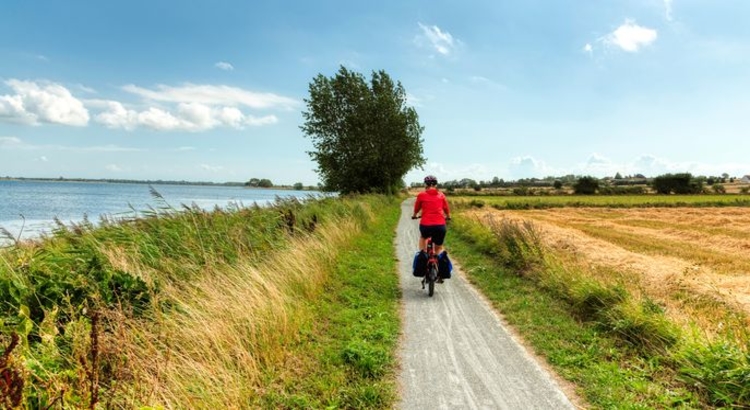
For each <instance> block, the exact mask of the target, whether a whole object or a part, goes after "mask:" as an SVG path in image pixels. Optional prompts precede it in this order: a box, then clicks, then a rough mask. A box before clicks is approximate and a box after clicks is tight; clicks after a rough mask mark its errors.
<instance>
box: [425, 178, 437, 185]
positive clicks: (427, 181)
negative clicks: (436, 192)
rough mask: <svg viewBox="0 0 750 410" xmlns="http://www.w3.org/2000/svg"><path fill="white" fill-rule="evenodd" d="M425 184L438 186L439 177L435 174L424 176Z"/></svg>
mask: <svg viewBox="0 0 750 410" xmlns="http://www.w3.org/2000/svg"><path fill="white" fill-rule="evenodd" d="M424 184H425V185H427V186H437V178H435V176H434V175H427V176H426V177H424Z"/></svg>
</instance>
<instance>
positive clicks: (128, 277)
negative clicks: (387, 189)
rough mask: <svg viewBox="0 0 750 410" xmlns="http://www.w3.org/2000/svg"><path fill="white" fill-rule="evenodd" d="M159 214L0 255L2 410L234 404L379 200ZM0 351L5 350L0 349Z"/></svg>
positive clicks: (161, 209) (168, 209)
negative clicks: (15, 409)
mask: <svg viewBox="0 0 750 410" xmlns="http://www.w3.org/2000/svg"><path fill="white" fill-rule="evenodd" d="M154 196H155V198H157V200H160V202H159V206H158V207H157V208H152V209H150V210H148V211H146V212H144V213H142V214H141V215H140V216H139V217H137V218H128V219H118V220H112V219H109V218H105V219H103V220H102V221H101V223H100V224H99V226H98V227H94V226H93V224H91V223H90V222H88V221H84V222H82V223H80V224H76V225H72V226H65V225H63V224H58V228H57V229H56V230H55V231H54V232H53V233H52V234H51V235H50V236H48V237H45V238H42V239H41V240H39V241H33V242H25V243H18V244H16V246H14V247H12V248H10V249H6V250H4V251H2V252H0V364H2V368H0V372H2V375H3V377H2V378H0V391H1V392H2V393H3V400H5V403H3V404H4V405H6V406H10V407H18V406H21V407H26V408H48V407H50V406H57V405H59V406H62V407H66V408H94V407H97V406H105V407H110V406H114V407H126V408H131V407H136V406H139V405H146V404H154V405H156V404H158V405H164V406H167V407H170V408H190V407H194V406H195V405H196V403H201V407H203V406H204V405H205V406H208V405H213V406H214V407H220V408H233V407H242V403H243V400H246V399H247V398H248V397H250V396H252V395H253V394H257V391H258V390H257V389H258V383H259V378H260V376H259V370H258V369H259V368H260V367H262V366H269V365H273V364H274V363H278V362H279V361H280V360H281V359H282V357H281V356H283V352H281V351H280V350H278V349H277V348H276V347H275V346H278V345H279V343H278V342H279V341H280V340H287V339H290V338H292V339H293V338H295V337H297V336H296V333H295V330H294V329H297V328H298V326H297V327H295V324H298V323H300V322H304V320H305V318H306V317H305V313H304V312H305V309H304V308H300V307H304V305H305V303H306V302H305V301H306V300H309V299H310V298H314V297H315V295H317V294H319V293H320V292H321V291H322V290H321V286H322V285H321V284H322V283H323V281H324V280H325V275H326V274H325V272H328V271H330V266H329V265H330V264H331V263H332V262H331V261H332V258H333V256H334V254H335V249H337V247H338V246H339V245H341V244H342V243H345V242H346V241H347V240H349V239H350V238H351V237H352V235H355V234H356V233H357V232H358V229H359V226H360V225H359V224H357V223H354V224H353V222H352V221H359V222H365V223H366V221H368V220H370V219H371V217H372V213H371V212H370V211H369V207H370V206H376V207H378V206H382V201H381V200H377V199H346V198H342V199H332V198H328V199H315V200H313V199H310V200H307V201H298V200H278V201H277V203H276V204H274V205H273V206H271V207H265V208H261V207H257V206H252V207H240V206H234V207H230V208H229V209H215V210H213V211H204V210H202V209H200V208H198V207H196V206H182V207H181V208H173V207H172V206H170V205H169V204H167V203H165V202H164V201H163V199H160V196H159V195H158V193H157V192H154ZM3 352H4V353H3Z"/></svg>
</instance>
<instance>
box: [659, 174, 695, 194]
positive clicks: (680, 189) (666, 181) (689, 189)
mask: <svg viewBox="0 0 750 410" xmlns="http://www.w3.org/2000/svg"><path fill="white" fill-rule="evenodd" d="M651 186H652V188H653V189H654V191H656V192H657V193H659V194H665V195H666V194H670V193H675V194H699V193H701V192H702V191H703V181H702V180H700V179H697V178H694V177H693V175H691V174H690V173H687V172H686V173H681V174H665V175H660V176H658V177H656V178H654V180H653V181H652V182H651Z"/></svg>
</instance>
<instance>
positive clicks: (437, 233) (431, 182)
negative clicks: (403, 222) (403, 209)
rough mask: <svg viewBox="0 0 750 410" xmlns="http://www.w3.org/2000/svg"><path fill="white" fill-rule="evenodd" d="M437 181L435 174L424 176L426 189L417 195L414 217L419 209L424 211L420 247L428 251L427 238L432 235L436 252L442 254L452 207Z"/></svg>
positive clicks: (420, 228)
mask: <svg viewBox="0 0 750 410" xmlns="http://www.w3.org/2000/svg"><path fill="white" fill-rule="evenodd" d="M437 183H438V181H437V178H435V177H434V176H433V175H427V176H426V177H425V178H424V185H425V190H424V191H423V192H420V193H419V194H418V195H417V201H416V202H415V203H414V213H413V214H412V218H413V219H416V217H417V214H418V213H419V211H422V220H421V221H420V222H419V233H420V237H419V249H420V250H422V251H426V249H425V248H426V246H427V238H430V237H432V243H434V244H435V253H436V254H438V255H440V253H441V252H442V251H443V242H444V241H445V233H446V229H445V221H446V219H450V208H448V201H447V200H446V199H445V195H444V194H443V193H442V192H440V191H438V189H437Z"/></svg>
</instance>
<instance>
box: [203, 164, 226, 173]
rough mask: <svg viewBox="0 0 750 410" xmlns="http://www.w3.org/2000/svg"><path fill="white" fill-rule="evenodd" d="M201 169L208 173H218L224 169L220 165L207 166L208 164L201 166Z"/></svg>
mask: <svg viewBox="0 0 750 410" xmlns="http://www.w3.org/2000/svg"><path fill="white" fill-rule="evenodd" d="M200 167H201V169H204V170H206V171H209V172H220V171H223V170H224V167H222V166H221V165H208V164H201V165H200Z"/></svg>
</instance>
